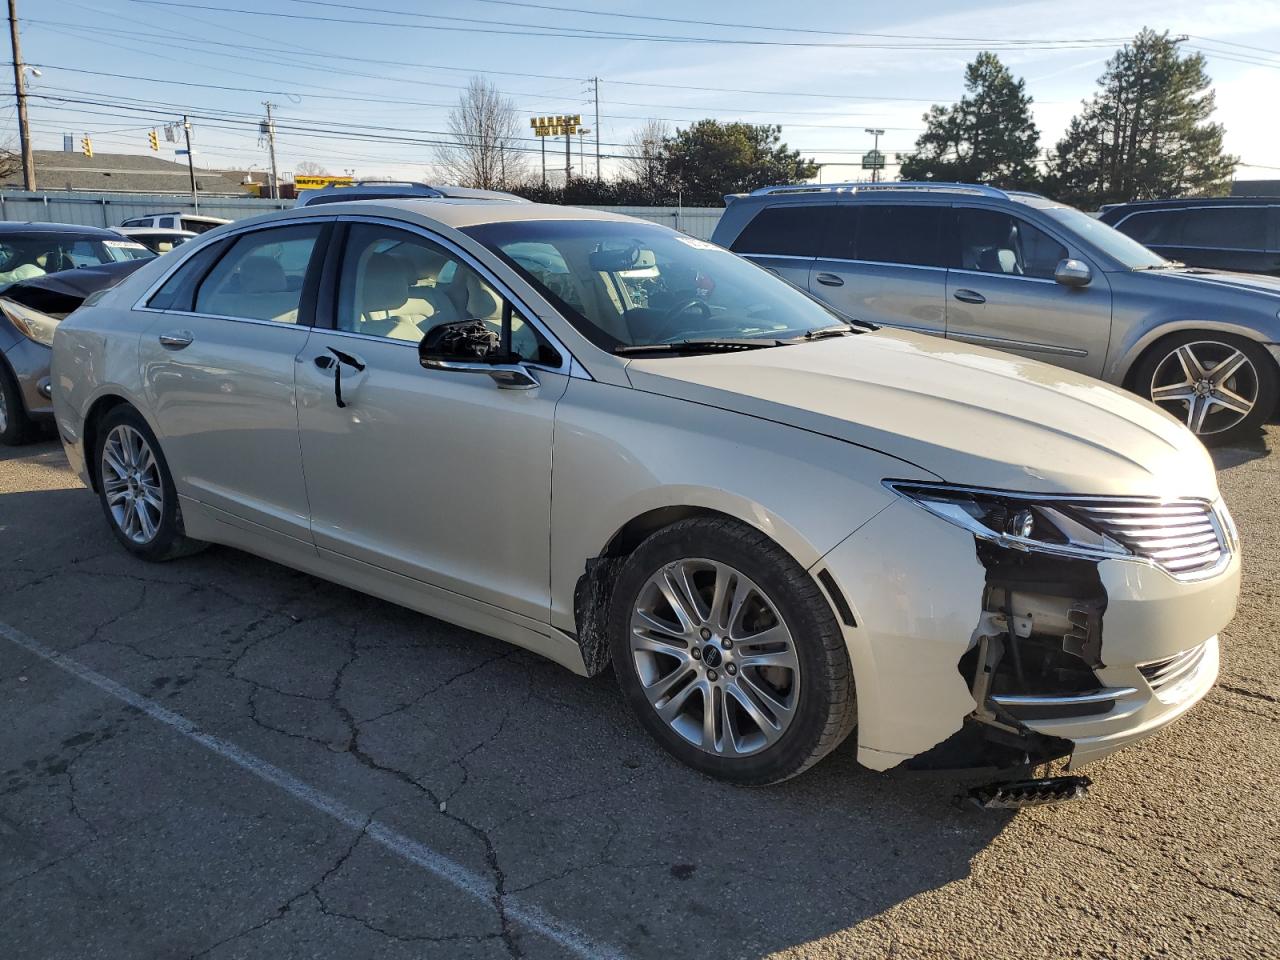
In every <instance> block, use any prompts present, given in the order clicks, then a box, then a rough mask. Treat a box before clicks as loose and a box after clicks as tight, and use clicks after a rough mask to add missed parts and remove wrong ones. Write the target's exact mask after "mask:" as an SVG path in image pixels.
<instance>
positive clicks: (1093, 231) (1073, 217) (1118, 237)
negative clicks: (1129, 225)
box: [1043, 207, 1170, 270]
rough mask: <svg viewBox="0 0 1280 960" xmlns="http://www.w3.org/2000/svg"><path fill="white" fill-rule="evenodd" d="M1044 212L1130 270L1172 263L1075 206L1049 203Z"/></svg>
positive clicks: (1146, 268)
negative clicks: (1059, 205) (1050, 204)
mask: <svg viewBox="0 0 1280 960" xmlns="http://www.w3.org/2000/svg"><path fill="white" fill-rule="evenodd" d="M1043 212H1044V213H1047V214H1048V215H1049V216H1051V217H1053V219H1055V220H1057V221H1058V222H1059V223H1061V224H1062V225H1063V226H1064V227H1067V228H1069V229H1070V230H1073V231H1074V232H1075V233H1076V235H1077V236H1080V237H1083V238H1084V240H1085V241H1086V242H1087V243H1091V244H1093V245H1094V246H1095V247H1097V248H1098V249H1099V250H1101V251H1102V252H1103V253H1105V254H1108V255H1110V256H1112V257H1114V258H1115V259H1116V260H1119V261H1120V262H1121V263H1122V264H1124V266H1125V268H1126V269H1128V270H1148V269H1150V268H1152V267H1164V266H1168V265H1169V263H1170V261H1168V260H1166V259H1165V258H1164V257H1162V256H1160V255H1159V254H1158V253H1155V252H1153V251H1151V250H1148V249H1147V248H1146V247H1144V246H1143V245H1142V244H1140V243H1139V242H1138V241H1137V240H1134V239H1132V238H1130V237H1126V236H1125V235H1124V234H1123V233H1121V232H1120V231H1119V230H1117V229H1116V228H1115V227H1112V226H1110V225H1109V224H1105V223H1103V222H1102V221H1101V220H1095V219H1094V218H1093V217H1091V216H1089V215H1088V214H1087V213H1081V212H1080V211H1079V210H1076V209H1075V208H1074V207H1048V208H1045V209H1044V210H1043Z"/></svg>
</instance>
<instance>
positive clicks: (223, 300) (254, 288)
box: [196, 255, 301, 323]
mask: <svg viewBox="0 0 1280 960" xmlns="http://www.w3.org/2000/svg"><path fill="white" fill-rule="evenodd" d="M233 283H238V286H239V290H237V291H236V292H234V293H233V292H229V291H227V290H225V288H226V287H228V286H231V285H232V284H233ZM300 296H301V294H300V293H299V292H298V291H297V290H290V289H289V284H288V281H287V280H286V278H285V275H284V268H283V267H282V266H280V264H279V262H278V261H276V260H275V259H274V258H273V257H268V256H264V255H256V256H252V257H245V258H244V260H242V261H241V262H240V266H239V267H238V268H237V269H236V272H235V274H233V275H232V276H230V277H227V278H226V279H225V280H224V281H223V283H222V288H221V289H218V290H214V291H213V292H212V293H211V294H210V295H209V296H208V297H207V298H203V297H202V298H201V299H200V302H198V303H197V305H196V306H197V309H198V310H199V311H200V312H201V313H214V314H219V315H220V316H226V317H249V318H251V319H254V320H275V321H277V322H278V323H297V322H298V299H299V297H300Z"/></svg>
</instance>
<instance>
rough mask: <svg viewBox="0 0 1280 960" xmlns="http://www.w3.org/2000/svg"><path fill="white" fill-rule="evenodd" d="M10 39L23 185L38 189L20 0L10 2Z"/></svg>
mask: <svg viewBox="0 0 1280 960" xmlns="http://www.w3.org/2000/svg"><path fill="white" fill-rule="evenodd" d="M9 39H10V40H11V41H12V42H13V89H14V92H15V93H16V94H17V97H18V139H19V140H20V141H21V147H22V185H23V188H24V189H26V190H34V189H35V188H36V161H35V156H34V155H33V154H32V152H31V128H30V127H29V126H28V125H27V67H26V64H24V63H23V62H22V45H21V44H20V43H19V42H18V0H9Z"/></svg>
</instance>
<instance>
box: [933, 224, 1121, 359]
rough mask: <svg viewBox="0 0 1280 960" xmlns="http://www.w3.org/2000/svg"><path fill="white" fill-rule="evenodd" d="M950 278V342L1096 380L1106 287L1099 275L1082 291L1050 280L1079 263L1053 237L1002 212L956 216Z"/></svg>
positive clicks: (1103, 349)
mask: <svg viewBox="0 0 1280 960" xmlns="http://www.w3.org/2000/svg"><path fill="white" fill-rule="evenodd" d="M955 215H956V219H955V228H956V229H955V243H956V244H957V245H958V251H957V253H956V260H955V262H956V263H958V264H959V266H958V267H956V268H953V269H951V270H949V271H948V272H947V337H948V338H949V339H953V340H964V341H967V342H969V343H976V344H980V345H981V346H985V347H991V348H992V349H995V350H1007V351H1009V352H1010V353H1017V354H1021V355H1022V356H1025V357H1030V358H1032V359H1034V360H1043V361H1045V362H1046V363H1052V364H1055V365H1057V366H1060V367H1068V368H1069V369H1072V370H1078V371H1080V372H1081V373H1086V374H1088V375H1089V376H1093V377H1096V376H1098V375H1099V374H1100V373H1101V372H1102V365H1103V361H1104V360H1106V356H1107V345H1108V343H1109V341H1110V338H1111V287H1110V285H1109V284H1108V283H1107V278H1106V276H1105V275H1104V274H1103V273H1102V272H1101V271H1100V270H1097V269H1096V268H1095V269H1093V279H1092V280H1091V282H1090V283H1089V284H1088V285H1087V286H1084V287H1068V286H1064V285H1063V284H1060V283H1057V282H1056V281H1055V280H1054V279H1053V275H1054V270H1055V269H1056V268H1057V266H1058V263H1059V262H1060V261H1062V260H1065V259H1067V258H1069V257H1075V258H1076V259H1082V258H1081V256H1080V254H1079V253H1078V252H1072V251H1070V250H1069V249H1068V248H1067V247H1066V246H1065V245H1063V244H1062V243H1060V242H1059V241H1058V240H1057V239H1055V238H1054V237H1051V236H1049V234H1047V233H1045V232H1044V231H1043V230H1041V229H1040V228H1038V227H1036V226H1034V225H1032V224H1030V223H1028V222H1027V221H1025V220H1023V219H1021V218H1020V217H1015V216H1012V215H1011V214H1008V213H1005V212H1003V211H1000V210H988V209H981V208H977V207H958V208H956V210H955Z"/></svg>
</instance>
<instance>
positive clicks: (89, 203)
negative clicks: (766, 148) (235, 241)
mask: <svg viewBox="0 0 1280 960" xmlns="http://www.w3.org/2000/svg"><path fill="white" fill-rule="evenodd" d="M291 206H293V201H292V200H261V199H258V198H257V197H201V198H200V211H199V212H200V213H202V214H204V215H206V216H211V217H226V218H227V219H228V220H239V219H241V218H243V217H252V216H254V215H255V214H259V213H266V212H268V211H270V210H279V209H283V208H285V207H291ZM588 209H591V210H609V211H612V212H614V213H625V214H626V215H628V216H631V217H638V218H639V219H641V220H650V221H652V222H654V223H660V224H662V225H663V226H667V227H672V228H674V229H676V230H680V231H682V232H683V233H687V234H689V236H691V237H698V238H699V239H701V240H709V239H711V233H712V231H713V230H715V228H716V224H717V223H718V222H719V221H720V215H721V214H722V213H724V211H723V210H722V209H719V208H716V207H683V208H677V207H590V208H588ZM175 211H177V212H179V213H194V212H196V211H195V207H194V206H192V204H191V200H190V198H188V197H184V196H183V195H181V194H172V193H169V194H138V193H78V192H62V191H49V192H43V191H40V192H36V193H27V192H25V191H20V190H0V220H43V221H48V222H51V223H74V224H79V225H81V226H89V227H115V226H119V225H120V223H122V222H123V221H125V220H128V219H130V218H131V217H143V216H147V215H148V214H157V213H173V212H175Z"/></svg>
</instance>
